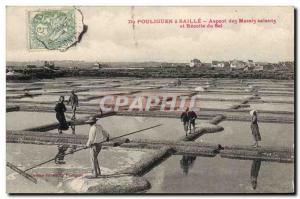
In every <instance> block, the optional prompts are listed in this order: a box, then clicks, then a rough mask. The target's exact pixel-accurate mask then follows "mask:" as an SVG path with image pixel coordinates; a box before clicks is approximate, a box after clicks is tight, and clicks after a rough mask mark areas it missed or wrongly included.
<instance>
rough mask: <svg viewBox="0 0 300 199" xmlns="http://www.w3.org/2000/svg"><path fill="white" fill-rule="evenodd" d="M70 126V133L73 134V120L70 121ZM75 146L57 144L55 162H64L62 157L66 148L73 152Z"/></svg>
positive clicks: (74, 129)
mask: <svg viewBox="0 0 300 199" xmlns="http://www.w3.org/2000/svg"><path fill="white" fill-rule="evenodd" d="M70 127H71V129H72V134H73V135H75V131H76V128H75V124H74V122H71V124H70ZM76 148H77V146H76V145H71V146H70V145H67V144H63V145H58V153H57V154H56V156H55V163H56V164H65V161H64V158H65V155H66V152H67V150H68V149H70V150H69V152H70V153H73V152H74V151H75V150H76Z"/></svg>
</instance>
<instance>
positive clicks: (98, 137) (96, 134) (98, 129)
mask: <svg viewBox="0 0 300 199" xmlns="http://www.w3.org/2000/svg"><path fill="white" fill-rule="evenodd" d="M86 123H88V124H89V125H90V126H91V127H90V131H89V140H88V141H87V143H86V147H90V158H91V162H92V170H93V176H92V177H94V178H96V177H98V176H100V175H101V171H100V167H99V162H98V155H99V153H100V151H101V148H102V145H101V142H103V141H109V134H108V132H107V131H106V130H104V129H103V127H102V126H101V125H100V124H97V119H96V118H95V117H90V118H89V120H88V121H86Z"/></svg>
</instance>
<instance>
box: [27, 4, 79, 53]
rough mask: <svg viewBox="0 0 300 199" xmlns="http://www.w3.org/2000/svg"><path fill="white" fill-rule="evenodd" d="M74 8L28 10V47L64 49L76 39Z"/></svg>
mask: <svg viewBox="0 0 300 199" xmlns="http://www.w3.org/2000/svg"><path fill="white" fill-rule="evenodd" d="M76 12H77V10H76V9H73V8H72V9H64V10H42V11H29V15H28V16H29V23H28V24H29V34H28V36H29V48H30V49H48V50H60V51H65V50H67V49H68V48H69V47H71V46H72V45H74V44H75V43H76V42H77V41H78V35H79V33H80V32H81V31H82V28H81V27H82V26H81V25H79V26H78V25H77V21H78V20H76V17H78V14H77V13H76Z"/></svg>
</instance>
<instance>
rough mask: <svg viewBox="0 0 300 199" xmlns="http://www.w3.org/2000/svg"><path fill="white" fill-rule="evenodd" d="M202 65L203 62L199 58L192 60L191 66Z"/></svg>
mask: <svg viewBox="0 0 300 199" xmlns="http://www.w3.org/2000/svg"><path fill="white" fill-rule="evenodd" d="M200 66H202V62H201V61H200V60H199V59H192V60H191V62H190V67H191V68H193V67H200Z"/></svg>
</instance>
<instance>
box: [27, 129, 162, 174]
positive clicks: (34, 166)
mask: <svg viewBox="0 0 300 199" xmlns="http://www.w3.org/2000/svg"><path fill="white" fill-rule="evenodd" d="M161 125H162V124H157V125H155V126H151V127H148V128H144V129H140V130H137V131H133V132H131V133H127V134H124V135H121V136H117V137H114V138H111V139H110V141H111V140H115V139H118V138H121V137H125V136H128V135H132V134H135V133H139V132H142V131H146V130H149V129H153V128H156V127H158V126H161ZM104 142H107V141H106V140H105V141H102V142H100V144H101V143H104ZM87 148H88V147H82V148H80V149H77V150H75V151H72V152H69V153H66V154H65V156H67V155H70V154H74V153H76V152H78V151H81V150H84V149H87ZM53 160H55V158H51V159H49V160H47V161H45V162H42V163H40V164H37V165H34V166H32V167H30V168H28V169H26V170H25V172H26V171H29V170H31V169H34V168H36V167H39V166H41V165H44V164H46V163H48V162H51V161H53Z"/></svg>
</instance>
